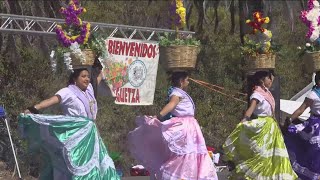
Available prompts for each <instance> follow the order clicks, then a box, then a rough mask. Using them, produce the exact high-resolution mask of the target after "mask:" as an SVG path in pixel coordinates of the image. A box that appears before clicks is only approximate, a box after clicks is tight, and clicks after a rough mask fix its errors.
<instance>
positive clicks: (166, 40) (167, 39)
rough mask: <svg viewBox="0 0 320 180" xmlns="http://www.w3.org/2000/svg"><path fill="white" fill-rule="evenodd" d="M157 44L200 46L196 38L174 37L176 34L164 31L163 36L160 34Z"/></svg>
mask: <svg viewBox="0 0 320 180" xmlns="http://www.w3.org/2000/svg"><path fill="white" fill-rule="evenodd" d="M159 39H160V41H159V44H160V46H163V47H167V46H171V45H191V46H200V40H197V39H195V38H192V37H183V36H180V37H179V38H177V37H176V34H171V35H170V34H169V33H164V36H160V38H159Z"/></svg>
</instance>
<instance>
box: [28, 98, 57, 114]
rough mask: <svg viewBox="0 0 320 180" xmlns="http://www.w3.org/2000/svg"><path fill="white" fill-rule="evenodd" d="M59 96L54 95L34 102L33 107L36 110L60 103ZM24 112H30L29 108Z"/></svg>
mask: <svg viewBox="0 0 320 180" xmlns="http://www.w3.org/2000/svg"><path fill="white" fill-rule="evenodd" d="M60 101H61V97H60V96H59V95H54V96H52V97H51V98H49V99H46V100H43V101H41V102H40V103H38V104H36V105H35V106H34V108H36V109H37V110H41V109H45V108H48V107H50V106H52V105H54V104H57V103H60ZM25 113H30V111H29V110H25Z"/></svg>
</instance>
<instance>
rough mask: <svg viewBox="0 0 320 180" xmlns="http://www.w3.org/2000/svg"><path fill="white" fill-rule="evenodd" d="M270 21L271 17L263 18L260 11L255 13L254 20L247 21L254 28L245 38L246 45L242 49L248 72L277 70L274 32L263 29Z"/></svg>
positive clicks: (276, 47) (276, 48)
mask: <svg viewBox="0 0 320 180" xmlns="http://www.w3.org/2000/svg"><path fill="white" fill-rule="evenodd" d="M269 21H270V19H269V17H263V14H262V12H259V11H256V12H254V13H253V20H250V19H248V20H247V21H246V24H247V25H249V26H251V27H252V28H253V31H252V32H251V33H250V34H246V35H245V36H244V45H243V46H242V47H241V49H242V55H243V56H244V57H245V63H246V68H247V70H258V69H274V68H275V57H276V56H275V54H274V52H275V51H277V50H278V46H276V45H274V44H271V38H272V32H271V31H270V30H268V29H266V28H264V27H263V25H264V24H267V23H269Z"/></svg>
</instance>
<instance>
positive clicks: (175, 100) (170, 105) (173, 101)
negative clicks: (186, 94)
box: [160, 95, 180, 117]
mask: <svg viewBox="0 0 320 180" xmlns="http://www.w3.org/2000/svg"><path fill="white" fill-rule="evenodd" d="M179 102H180V98H179V97H178V96H175V95H173V96H172V97H171V99H170V102H169V103H168V104H167V105H166V106H164V108H163V109H162V110H161V111H160V116H161V117H162V116H165V115H167V114H168V113H169V112H171V111H172V110H173V109H174V108H175V107H176V106H177V105H178V103H179Z"/></svg>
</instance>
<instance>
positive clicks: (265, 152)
mask: <svg viewBox="0 0 320 180" xmlns="http://www.w3.org/2000/svg"><path fill="white" fill-rule="evenodd" d="M223 149H224V152H225V154H226V158H227V160H229V161H232V162H233V163H235V165H236V166H235V169H234V170H233V171H232V175H231V177H230V179H247V180H294V179H297V178H298V177H297V175H296V174H295V172H294V171H293V170H292V167H291V164H290V160H289V156H288V152H287V149H286V146H285V144H284V140H283V137H282V134H281V131H280V129H279V127H278V124H277V123H276V122H275V120H274V119H273V118H272V117H259V118H257V119H253V120H251V121H246V122H244V123H239V124H238V125H237V127H236V128H235V130H234V131H233V132H232V133H231V134H230V135H229V137H228V138H227V140H226V142H225V143H224V145H223Z"/></svg>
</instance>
